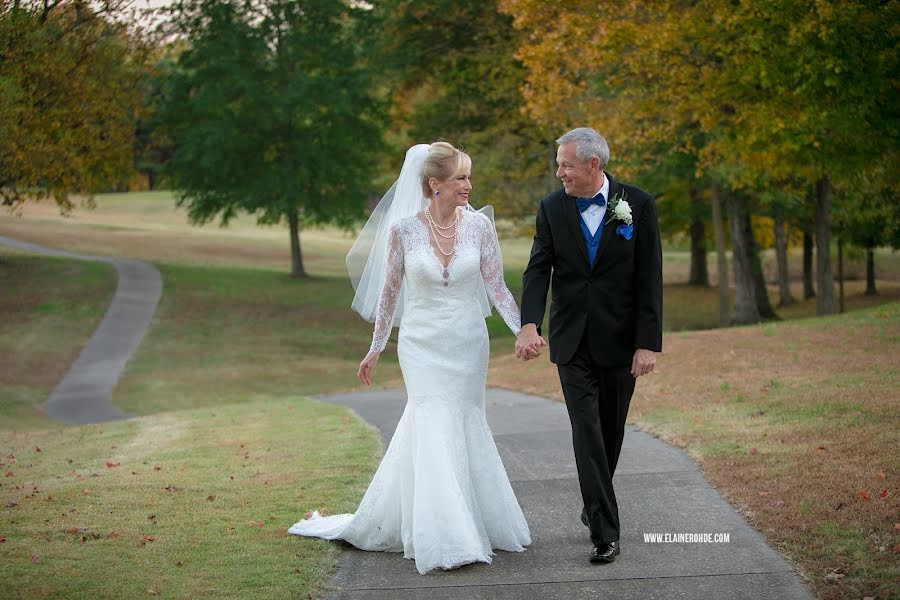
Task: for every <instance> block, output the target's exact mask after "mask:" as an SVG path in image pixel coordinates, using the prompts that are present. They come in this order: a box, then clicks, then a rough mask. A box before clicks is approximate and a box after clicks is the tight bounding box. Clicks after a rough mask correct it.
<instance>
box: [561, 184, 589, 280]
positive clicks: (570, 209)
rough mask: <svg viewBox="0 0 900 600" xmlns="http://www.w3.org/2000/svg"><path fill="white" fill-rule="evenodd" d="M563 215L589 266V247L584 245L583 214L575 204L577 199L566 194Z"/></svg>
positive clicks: (575, 242)
mask: <svg viewBox="0 0 900 600" xmlns="http://www.w3.org/2000/svg"><path fill="white" fill-rule="evenodd" d="M562 202H563V213H564V214H565V217H566V224H567V225H568V226H569V229H570V230H571V232H572V242H573V243H574V244H575V245H576V246H578V250H580V251H581V256H582V258H583V259H584V264H588V253H587V247H585V245H584V234H583V233H582V232H581V213H579V212H578V206H577V205H576V204H575V198H573V197H572V196H569V195H568V194H565V195H564V196H563V197H562Z"/></svg>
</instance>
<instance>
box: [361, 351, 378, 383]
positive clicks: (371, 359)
mask: <svg viewBox="0 0 900 600" xmlns="http://www.w3.org/2000/svg"><path fill="white" fill-rule="evenodd" d="M379 356H381V352H375V351H374V350H372V351H371V352H369V353H368V354H366V357H365V358H364V359H362V362H361V363H359V371H357V373H356V376H357V377H359V380H360V381H361V382H362V383H364V384H366V385H372V371H374V370H375V365H377V364H378V357H379Z"/></svg>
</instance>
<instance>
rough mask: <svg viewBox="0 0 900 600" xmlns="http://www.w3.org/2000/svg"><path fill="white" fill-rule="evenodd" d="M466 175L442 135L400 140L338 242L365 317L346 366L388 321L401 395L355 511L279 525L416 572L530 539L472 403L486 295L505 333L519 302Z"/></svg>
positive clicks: (368, 367)
mask: <svg viewBox="0 0 900 600" xmlns="http://www.w3.org/2000/svg"><path fill="white" fill-rule="evenodd" d="M470 176H471V159H470V158H469V156H468V155H466V154H465V153H463V152H461V151H459V150H457V149H456V148H454V147H453V146H452V145H450V144H448V143H445V142H436V143H434V144H431V145H428V144H419V145H416V146H413V147H412V148H410V149H409V150H408V151H407V153H406V160H405V162H404V164H403V168H402V170H401V172H400V177H399V179H398V180H397V181H396V182H395V183H394V185H393V186H392V187H391V189H390V190H389V191H388V193H387V194H385V196H384V198H382V200H381V202H380V203H379V204H378V206H377V207H376V209H375V210H374V211H373V213H372V216H371V217H370V219H369V222H368V223H367V224H366V226H365V227H364V228H363V231H362V232H361V233H360V236H359V238H358V239H357V241H356V243H355V244H354V246H353V248H352V249H351V251H350V254H349V255H348V257H347V267H348V270H349V271H350V276H351V279H352V280H353V283H354V287H355V288H356V296H355V297H354V300H353V305H352V306H353V308H354V310H356V311H358V312H359V313H360V314H361V315H362V316H363V317H364V318H365V319H367V320H369V321H374V322H375V331H374V334H373V336H372V345H371V348H370V350H369V353H368V354H367V355H366V357H365V358H364V359H363V360H362V362H361V363H360V365H359V372H358V377H359V379H360V381H362V382H363V383H365V384H366V385H369V384H371V383H372V372H373V370H374V369H375V365H376V364H377V363H378V357H379V355H380V354H381V352H382V351H383V350H384V348H385V346H386V344H387V341H388V336H389V335H390V332H391V328H392V327H393V325H398V326H399V327H400V333H399V337H398V343H397V354H398V356H399V358H400V368H401V370H402V372H403V379H404V382H405V384H406V391H407V396H408V399H407V404H406V408H405V410H404V412H403V416H402V417H401V418H400V422H399V424H398V425H397V430H396V432H395V433H394V437H393V439H391V442H390V444H389V445H388V448H387V451H386V452H385V455H384V458H383V459H382V461H381V465H380V466H379V467H378V471H377V472H376V473H375V476H374V477H373V479H372V483H371V484H370V485H369V489H368V490H367V491H366V493H365V495H364V496H363V499H362V501H361V502H360V504H359V508H358V509H357V511H356V513H354V514H346V515H334V516H327V517H323V516H321V515H319V513H318V512H314V513H312V515H311V516H310V518H308V519H304V520H302V521H300V522H299V523H296V524H295V525H293V526H292V527H291V528H290V529H288V533H292V534H297V535H305V536H312V537H320V538H325V539H342V540H345V541H347V542H349V543H351V544H353V545H354V546H356V547H357V548H361V549H363V550H381V551H392V552H399V551H403V555H404V557H406V558H410V559H412V558H414V559H415V561H416V568H417V569H418V571H419V573H423V574H424V573H427V572H428V571H430V570H432V569H435V568H440V569H453V568H455V567H458V566H460V565H464V564H467V563H472V562H486V563H490V562H491V557H492V556H493V550H494V549H499V550H507V551H512V552H521V551H523V550H524V546H527V545H528V544H530V543H531V537H530V535H529V532H528V524H527V523H526V522H525V517H524V516H523V514H522V509H521V508H520V507H519V503H518V502H517V501H516V497H515V495H514V494H513V490H512V487H511V486H510V484H509V478H508V477H507V475H506V471H505V470H504V468H503V464H502V463H501V462H500V456H499V454H498V453H497V447H496V446H495V445H494V440H493V437H492V436H491V431H490V429H489V428H488V424H487V421H486V420H485V412H484V391H485V381H486V378H487V364H488V350H489V348H488V334H487V327H486V325H485V322H484V319H485V317H486V316H488V315H490V305H489V304H488V301H490V303H492V304H493V305H494V307H495V308H496V309H497V311H498V312H499V313H500V315H501V316H502V317H503V319H504V321H505V322H506V324H507V325H508V326H509V328H510V329H511V330H512V331H513V332H514V333H516V334H518V332H519V329H520V327H519V308H518V306H516V302H515V300H514V299H513V297H512V294H510V292H509V290H508V289H507V288H506V284H505V283H504V281H503V265H502V261H501V258H500V249H499V245H498V243H497V237H496V233H495V230H494V226H493V222H492V220H491V219H490V218H488V217H487V216H485V215H484V214H482V212H480V211H475V210H472V209H471V208H470V207H469V206H468V201H469V192H470V190H471V189H472V183H471V179H470Z"/></svg>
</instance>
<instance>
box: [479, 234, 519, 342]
mask: <svg viewBox="0 0 900 600" xmlns="http://www.w3.org/2000/svg"><path fill="white" fill-rule="evenodd" d="M483 219H484V223H483V225H484V229H483V234H482V236H481V276H482V277H483V278H484V287H485V289H486V290H487V294H488V298H490V300H491V304H493V305H494V308H496V309H497V312H498V313H500V316H501V317H503V320H504V321H505V322H506V325H507V326H508V327H509V328H510V330H511V331H512V332H513V333H514V334H516V335H519V330H520V329H521V327H520V326H519V323H520V317H519V307H518V305H517V304H516V300H515V298H513V295H512V294H511V293H510V291H509V288H507V287H506V282H505V281H504V280H503V261H502V260H501V259H500V253H499V251H498V249H499V244H498V242H497V234H496V232H495V231H494V226H493V224H492V223H491V221H490V219H488V218H487V217H483Z"/></svg>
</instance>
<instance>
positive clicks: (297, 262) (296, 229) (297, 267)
mask: <svg viewBox="0 0 900 600" xmlns="http://www.w3.org/2000/svg"><path fill="white" fill-rule="evenodd" d="M288 223H289V224H290V226H291V277H294V278H296V279H302V278H305V277H306V271H305V270H304V269H303V255H302V254H301V252H300V219H299V215H298V214H297V207H291V208H290V209H289V210H288Z"/></svg>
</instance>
